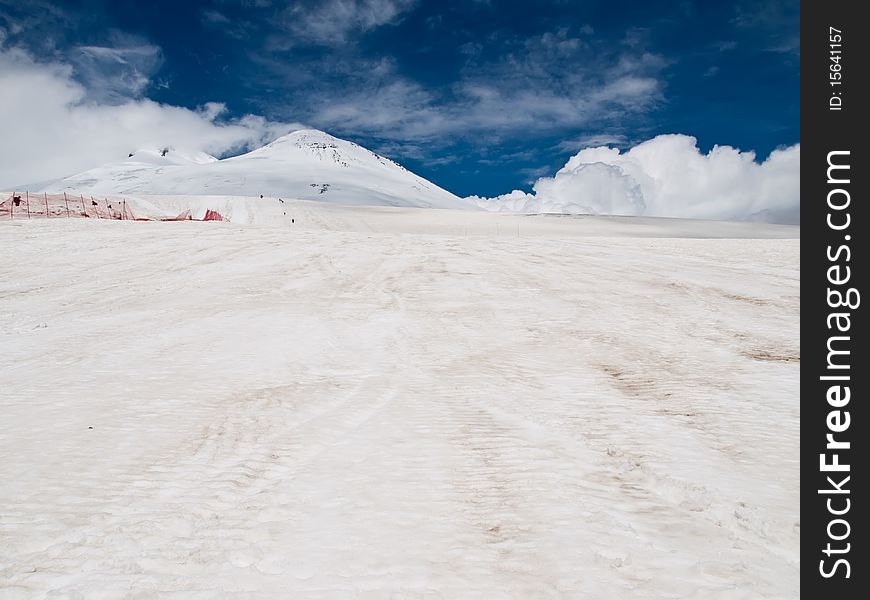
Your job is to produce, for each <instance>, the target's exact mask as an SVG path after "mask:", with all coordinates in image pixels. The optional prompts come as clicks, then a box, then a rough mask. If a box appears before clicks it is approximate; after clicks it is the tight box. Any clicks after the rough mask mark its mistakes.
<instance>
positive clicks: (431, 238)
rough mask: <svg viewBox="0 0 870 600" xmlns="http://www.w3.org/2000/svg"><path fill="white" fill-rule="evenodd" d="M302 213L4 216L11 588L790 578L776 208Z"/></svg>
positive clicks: (792, 550) (546, 586)
mask: <svg viewBox="0 0 870 600" xmlns="http://www.w3.org/2000/svg"><path fill="white" fill-rule="evenodd" d="M160 202H161V200H159V199H158V200H155V203H156V204H159V203H160ZM163 202H169V200H165V199H164V200H163ZM237 203H238V202H237ZM156 204H155V205H156ZM161 206H162V205H161ZM240 206H241V208H239V209H238V214H239V215H242V214H249V215H254V216H255V217H256V215H258V214H259V213H257V212H256V211H249V212H247V213H245V212H244V211H245V210H247V209H246V208H244V207H245V206H247V204H245V202H241V203H240ZM295 206H296V207H297V210H298V211H299V212H297V213H295V214H299V215H301V217H300V218H299V220H298V222H297V224H298V225H299V226H298V227H291V226H287V225H285V223H284V222H283V220H276V219H272V218H269V219H267V220H268V222H270V223H272V225H279V226H265V225H257V224H251V225H245V226H242V225H240V224H238V223H196V222H193V223H190V222H184V223H136V222H108V221H101V222H97V221H90V220H68V219H55V220H40V221H35V220H34V221H30V222H21V221H15V222H12V223H9V222H2V223H0V252H2V255H3V256H4V257H6V259H5V260H3V261H0V340H2V347H3V349H4V350H5V352H4V355H5V356H6V359H5V360H4V362H3V364H2V367H0V380H2V382H3V385H2V389H0V412H2V414H3V415H4V419H3V425H2V429H0V479H2V481H4V482H5V483H4V485H3V486H0V507H2V511H0V548H2V550H0V597H4V598H45V597H54V596H60V597H69V598H87V599H91V598H238V597H246V598H275V597H300V598H344V597H353V598H384V597H397V598H765V597H766V598H782V597H794V596H796V595H797V594H798V583H799V576H798V564H799V563H798V560H799V558H798V548H799V512H800V511H799V501H798V485H799V474H798V467H799V463H798V440H799V438H798V429H799V404H798V395H799V385H798V368H799V360H800V349H799V347H800V340H799V333H798V315H799V307H800V298H799V286H798V284H799V270H798V269H799V255H798V241H797V240H796V239H743V240H736V239H697V238H699V237H703V236H704V235H709V236H717V235H721V234H722V233H723V232H728V231H730V232H731V233H732V234H735V235H736V234H742V235H745V236H751V235H752V234H753V233H754V234H755V235H761V236H768V235H783V236H787V235H789V234H791V235H794V234H795V233H796V230H795V229H793V228H775V227H774V228H770V227H769V226H750V225H740V226H733V224H718V223H716V224H714V223H710V224H703V223H691V222H678V221H666V220H652V219H646V220H642V219H641V220H614V219H553V218H544V217H513V220H510V221H508V220H505V219H511V218H512V217H510V216H505V215H485V214H480V215H478V214H474V213H461V214H462V216H461V217H458V216H456V215H454V214H453V213H452V212H451V211H420V212H419V213H415V211H413V210H410V209H404V210H401V211H400V210H398V209H361V208H353V209H351V208H347V207H324V208H323V209H322V210H320V209H318V208H316V207H312V206H311V204H310V203H299V204H297V205H295ZM173 208H174V207H173ZM270 210H271V209H270ZM415 214H416V216H415ZM469 215H471V216H469ZM281 217H282V219H283V215H281ZM487 217H488V218H491V219H495V218H501V219H502V220H498V221H496V220H493V221H487V222H486V223H487V225H484V221H478V220H477V219H484V218H487ZM260 218H264V219H265V217H256V218H254V217H252V218H250V219H248V221H249V222H251V221H253V222H254V223H256V222H257V220H258V219H260ZM520 218H521V219H526V221H523V222H522V223H523V224H527V225H526V226H524V227H523V230H522V231H521V234H520V235H505V234H503V233H502V231H501V228H496V227H495V226H494V224H495V223H507V222H510V223H511V224H515V222H516V219H520ZM469 219H470V220H469ZM462 223H465V227H466V228H467V227H469V225H468V224H469V223H470V224H471V225H470V227H471V229H472V234H471V235H469V234H468V233H467V231H463V229H462V227H463V226H462ZM729 227H731V229H729ZM182 230H183V231H182ZM493 230H495V231H493ZM669 232H670V235H672V236H673V237H660V236H662V235H668V234H669ZM685 235H691V236H694V239H677V238H678V237H682V236H685ZM648 236H652V237H648ZM656 236H659V237H656ZM90 427H93V429H90Z"/></svg>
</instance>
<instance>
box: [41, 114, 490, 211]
mask: <svg viewBox="0 0 870 600" xmlns="http://www.w3.org/2000/svg"><path fill="white" fill-rule="evenodd" d="M33 191H39V192H42V191H45V192H49V193H60V192H64V191H66V192H74V193H79V194H82V193H83V194H86V195H87V194H110V195H124V194H130V195H134V194H143V195H144V194H175V195H194V196H199V195H225V196H259V195H267V196H277V197H282V198H297V199H302V200H315V201H320V202H330V203H336V204H350V205H374V206H407V207H425V208H457V209H466V210H469V209H470V210H474V209H476V207H475V206H472V205H470V204H469V203H466V202H463V201H462V200H460V198H459V197H458V196H455V195H454V194H451V193H450V192H448V191H446V190H444V189H443V188H440V187H438V186H437V185H435V184H434V183H432V182H430V181H428V180H426V179H424V178H423V177H420V176H419V175H416V174H414V173H412V172H411V171H408V170H407V169H405V168H404V167H402V166H401V165H399V164H398V163H396V162H394V161H392V160H390V159H388V158H385V157H383V156H381V155H379V154H376V153H374V152H372V151H370V150H368V149H366V148H363V147H362V146H360V145H359V144H355V143H353V142H350V141H347V140H343V139H340V138H337V137H335V136H332V135H330V134H328V133H325V132H323V131H319V130H316V129H302V130H299V131H294V132H292V133H290V134H287V135H285V136H282V137H280V138H278V139H276V140H274V141H273V142H270V143H269V144H266V145H265V146H263V147H261V148H257V149H256V150H253V151H251V152H248V153H246V154H242V155H239V156H234V157H231V158H226V159H223V160H218V159H216V158H215V157H213V156H210V155H208V154H206V153H204V152H187V151H184V150H179V149H175V148H173V147H171V146H167V147H165V148H161V149H143V150H137V151H135V152H131V153H130V154H129V155H128V156H127V157H126V158H125V159H122V160H119V161H117V162H112V163H108V164H105V165H102V166H100V167H96V168H94V169H89V170H87V171H84V172H82V173H79V174H76V175H72V176H70V177H65V178H63V179H60V180H57V181H54V182H50V183H48V184H43V185H42V186H41V187H40V189H37V190H33Z"/></svg>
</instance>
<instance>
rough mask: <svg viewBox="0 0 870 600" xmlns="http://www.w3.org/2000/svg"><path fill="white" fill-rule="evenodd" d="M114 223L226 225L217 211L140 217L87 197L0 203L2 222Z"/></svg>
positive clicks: (117, 203)
mask: <svg viewBox="0 0 870 600" xmlns="http://www.w3.org/2000/svg"><path fill="white" fill-rule="evenodd" d="M46 218H69V219H85V218H89V219H112V220H116V221H193V220H197V221H227V220H228V219H227V218H226V217H224V216H223V215H222V214H220V213H219V212H217V211H214V210H211V209H208V210H206V212H205V217H203V218H202V219H193V217H192V216H191V213H190V210H186V211H184V212H182V213H181V214H180V215H178V216H177V217H169V218H160V217H146V216H141V215H140V216H137V215H135V214H134V213H133V210H132V208H131V207H130V205H129V204H128V203H127V200H126V199H124V198H122V199H120V200H119V199H117V198H114V199H110V198H97V197H94V196H85V195H84V194H78V195H74V194H69V193H66V192H64V193H61V194H47V193H45V192H42V193H38V194H37V193H34V194H31V193H30V192H26V191H25V192H13V193H12V194H11V195H10V196H9V197H8V198H6V199H4V200H2V201H0V219H46Z"/></svg>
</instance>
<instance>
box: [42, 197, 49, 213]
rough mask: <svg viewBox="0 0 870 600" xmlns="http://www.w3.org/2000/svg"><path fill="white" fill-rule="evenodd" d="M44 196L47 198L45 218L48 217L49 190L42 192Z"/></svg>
mask: <svg viewBox="0 0 870 600" xmlns="http://www.w3.org/2000/svg"><path fill="white" fill-rule="evenodd" d="M42 197H43V198H45V218H46V219H47V218H48V192H42Z"/></svg>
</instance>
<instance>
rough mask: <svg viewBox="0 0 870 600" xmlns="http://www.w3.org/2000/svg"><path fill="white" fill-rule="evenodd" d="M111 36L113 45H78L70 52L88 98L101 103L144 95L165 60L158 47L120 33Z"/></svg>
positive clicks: (121, 100)
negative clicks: (152, 77)
mask: <svg viewBox="0 0 870 600" xmlns="http://www.w3.org/2000/svg"><path fill="white" fill-rule="evenodd" d="M112 37H113V42H114V43H113V44H112V45H109V46H77V47H75V48H74V49H73V50H72V51H71V55H70V58H71V60H72V62H73V65H74V68H75V72H76V75H77V77H78V79H79V80H80V81H82V82H83V84H84V86H85V89H86V90H87V95H88V98H89V99H92V100H96V101H98V102H101V103H113V102H123V101H125V100H126V99H127V98H129V97H135V96H140V95H142V93H143V92H144V91H145V88H146V87H147V86H148V84H149V83H150V82H151V76H152V75H153V74H154V73H156V72H157V70H158V69H159V68H160V65H161V64H162V63H163V52H162V51H161V50H160V48H159V47H157V46H154V45H153V44H149V43H147V42H144V41H143V40H139V39H137V38H134V37H132V36H127V35H121V34H119V33H116V34H115V35H113V36H112Z"/></svg>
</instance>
